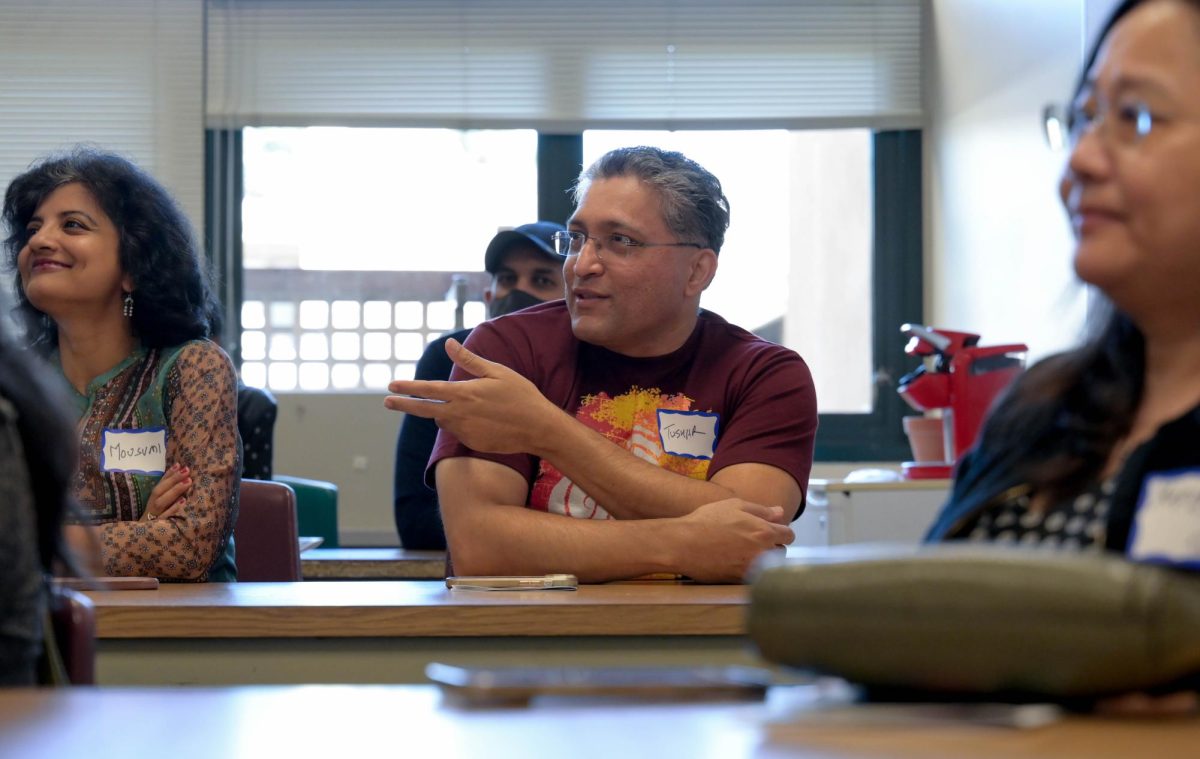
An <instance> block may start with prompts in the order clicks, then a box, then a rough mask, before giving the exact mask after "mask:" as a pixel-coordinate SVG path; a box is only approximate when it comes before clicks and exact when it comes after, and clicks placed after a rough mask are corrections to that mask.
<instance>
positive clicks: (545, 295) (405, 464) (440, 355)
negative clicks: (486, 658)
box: [392, 221, 566, 550]
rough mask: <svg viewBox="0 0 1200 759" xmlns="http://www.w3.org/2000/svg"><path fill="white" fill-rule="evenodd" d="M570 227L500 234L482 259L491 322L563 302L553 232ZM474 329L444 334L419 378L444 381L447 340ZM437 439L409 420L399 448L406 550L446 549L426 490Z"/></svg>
mask: <svg viewBox="0 0 1200 759" xmlns="http://www.w3.org/2000/svg"><path fill="white" fill-rule="evenodd" d="M565 229H566V227H564V226H563V225H561V224H556V223H554V222H552V221H536V222H533V223H532V224H522V225H521V226H519V227H517V228H515V229H506V230H502V231H501V232H499V233H497V234H496V236H495V237H493V238H492V241H491V242H490V243H488V246H487V252H485V253H484V255H483V267H484V270H485V271H487V273H488V274H491V275H492V281H491V283H490V284H489V285H488V286H487V288H486V289H485V290H484V291H483V301H484V303H485V304H487V312H488V318H489V319H494V318H496V317H498V316H504V315H505V314H511V313H512V312H514V311H520V310H521V309H523V308H528V307H529V306H534V305H537V304H538V303H543V302H545V301H548V300H556V299H559V298H562V297H563V278H562V265H563V257H562V256H560V255H558V254H557V253H555V252H554V233H555V232H560V231H565ZM469 334H471V329H470V328H468V329H463V330H459V331H458V332H454V333H452V334H448V335H443V336H442V337H440V338H438V339H437V340H435V341H433V342H432V343H430V344H429V345H428V346H427V347H426V349H425V352H424V353H423V354H422V355H421V360H420V361H418V362H417V370H416V375H415V376H416V379H419V380H444V379H447V378H449V377H450V370H451V369H453V368H454V364H453V363H452V362H451V361H450V357H449V356H447V355H446V341H447V340H448V339H451V338H453V339H455V340H457V341H458V342H459V343H461V342H463V341H464V340H466V339H467V335H469ZM436 438H437V423H436V422H434V420H432V419H423V418H421V417H419V416H412V415H405V417H404V421H403V422H402V423H401V425H400V438H399V440H398V441H397V443H396V471H395V482H394V485H393V488H392V495H393V501H394V508H395V513H396V531H397V532H398V533H399V535H400V544H401V545H403V546H404V547H405V548H417V549H436V550H441V549H445V547H446V536H445V534H444V532H443V531H442V519H441V516H440V514H439V513H438V501H437V493H435V492H434V491H433V489H432V488H430V487H428V486H426V485H425V466H426V465H427V464H428V463H429V454H430V452H431V451H432V450H433V443H434V440H435V439H436Z"/></svg>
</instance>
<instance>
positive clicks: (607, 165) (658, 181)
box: [572, 146, 729, 253]
mask: <svg viewBox="0 0 1200 759" xmlns="http://www.w3.org/2000/svg"><path fill="white" fill-rule="evenodd" d="M623 176H634V177H637V178H638V179H640V180H641V181H643V182H645V183H646V184H648V185H650V186H652V187H653V188H654V189H656V190H657V191H658V196H659V199H660V200H661V201H662V207H663V220H664V221H665V222H666V223H667V226H668V227H670V228H671V231H673V232H674V233H675V234H676V235H678V236H679V239H680V241H681V242H699V243H702V244H703V245H704V246H705V247H707V248H712V249H713V251H714V252H716V253H720V252H721V246H722V245H723V244H724V243H725V230H726V229H728V228H729V199H728V198H726V197H725V193H724V192H723V191H722V190H721V181H720V180H719V179H717V178H716V177H715V176H713V175H712V173H711V172H709V171H708V170H707V169H705V168H704V167H703V166H701V165H700V164H698V163H696V162H695V161H693V160H692V159H690V158H688V157H687V156H685V155H684V154H683V153H677V152H675V151H671V150H662V149H660V148H653V147H646V146H640V147H634V148H617V149H616V150H611V151H609V152H607V153H605V154H604V155H602V156H600V158H598V159H597V160H596V162H595V163H593V164H592V165H591V166H589V167H587V168H586V169H584V170H583V172H582V173H581V174H580V175H579V179H578V181H576V183H575V188H574V190H573V191H572V195H573V197H574V199H575V205H576V206H577V207H578V206H579V204H580V202H582V200H583V196H584V195H586V194H587V191H588V187H589V186H590V185H591V183H592V182H594V181H595V180H597V179H612V178H614V177H623ZM697 238H699V239H697Z"/></svg>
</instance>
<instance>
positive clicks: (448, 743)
mask: <svg viewBox="0 0 1200 759" xmlns="http://www.w3.org/2000/svg"><path fill="white" fill-rule="evenodd" d="M818 707H819V700H818V698H817V697H816V696H815V695H814V689H812V688H807V687H799V688H787V689H773V690H772V692H771V693H770V695H769V697H768V700H767V701H766V702H763V703H719V702H718V703H696V704H678V703H636V702H611V701H610V702H599V703H598V702H578V701H571V700H569V699H557V700H554V701H546V702H541V701H537V702H534V704H533V705H532V706H531V707H529V708H518V709H471V710H464V709H459V708H455V707H454V706H452V705H449V704H445V703H443V702H442V701H441V698H440V696H439V694H438V692H437V691H436V690H435V689H433V688H432V687H431V686H421V687H414V686H362V685H359V686H340V687H339V686H307V687H297V686H291V687H254V688H217V689H209V688H185V689H178V688H173V689H104V688H73V689H58V690H53V689H46V690H8V691H2V690H0V759H17V758H18V757H19V758H20V759H61V758H62V757H121V759H162V757H164V756H169V757H171V759H210V758H211V757H229V758H230V759H240V758H242V757H246V758H249V759H262V757H277V756H282V757H289V758H290V759H304V758H305V757H322V758H323V759H327V758H328V757H338V756H393V755H394V756H436V757H439V759H460V758H472V759H473V758H476V757H489V759H491V758H494V759H505V758H506V757H522V758H523V759H524V758H525V757H541V756H546V757H572V759H588V757H604V758H605V759H608V758H609V757H621V758H622V759H635V758H637V757H652V758H653V759H666V758H667V757H689V758H691V759H708V758H710V757H711V758H712V759H742V758H743V757H756V758H757V759H777V758H779V757H804V758H808V759H831V758H833V757H847V758H848V757H855V758H856V759H864V758H866V757H921V758H922V759H946V758H949V757H954V758H955V759H962V758H963V757H971V758H972V759H992V758H993V757H1018V756H1019V757H1022V758H1023V759H1051V758H1055V757H1076V758H1083V757H1086V758H1087V759H1116V758H1117V757H1121V758H1124V757H1147V756H1148V757H1162V758H1163V759H1166V758H1167V757H1188V756H1194V755H1195V753H1196V747H1197V746H1198V745H1200V720H1197V719H1196V718H1188V719H1182V720H1166V721H1156V720H1124V721H1122V720H1112V719H1107V720H1105V719H1099V718H1085V717H1072V718H1068V719H1066V720H1064V721H1062V722H1059V723H1056V724H1052V725H1049V726H1046V727H1041V728H1037V729H1031V730H1016V729H1012V728H996V727H983V726H979V725H971V724H962V723H943V724H922V723H916V722H911V721H908V722H901V723H899V724H891V725H879V724H876V725H869V726H864V725H862V724H854V723H853V722H851V723H850V724H846V723H844V722H839V721H837V720H826V719H823V716H822V715H820V714H817V713H815V709H816V708H818ZM851 711H853V707H852V708H851Z"/></svg>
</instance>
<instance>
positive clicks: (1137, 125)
mask: <svg viewBox="0 0 1200 759" xmlns="http://www.w3.org/2000/svg"><path fill="white" fill-rule="evenodd" d="M1154 122H1155V116H1154V112H1153V111H1151V110H1150V106H1148V105H1146V104H1145V103H1142V102H1139V101H1130V102H1124V103H1118V104H1117V105H1115V106H1108V105H1103V106H1100V105H1097V104H1096V102H1095V101H1094V100H1089V101H1087V102H1083V103H1072V104H1070V105H1067V106H1060V105H1048V106H1046V107H1045V108H1043V109H1042V125H1043V127H1044V128H1045V130H1046V142H1048V143H1049V144H1050V147H1051V148H1053V149H1054V150H1062V149H1063V148H1067V147H1074V146H1075V145H1077V144H1078V143H1079V141H1080V140H1081V139H1082V138H1083V135H1085V134H1087V132H1088V131H1090V130H1091V129H1092V128H1095V129H1096V130H1097V132H1096V133H1097V135H1099V136H1100V138H1101V139H1103V140H1106V141H1108V142H1110V143H1115V144H1117V145H1124V146H1130V145H1137V144H1138V143H1140V142H1141V141H1142V140H1144V139H1146V137H1147V136H1148V135H1149V134H1150V132H1151V130H1152V129H1154Z"/></svg>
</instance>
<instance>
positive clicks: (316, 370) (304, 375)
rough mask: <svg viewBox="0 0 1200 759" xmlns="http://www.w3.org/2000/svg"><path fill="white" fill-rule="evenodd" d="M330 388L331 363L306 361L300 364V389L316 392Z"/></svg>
mask: <svg viewBox="0 0 1200 759" xmlns="http://www.w3.org/2000/svg"><path fill="white" fill-rule="evenodd" d="M328 388H329V365H328V364H321V363H314V362H305V363H303V364H300V389H301V390H308V391H309V392H316V391H320V390H326V389H328Z"/></svg>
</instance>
